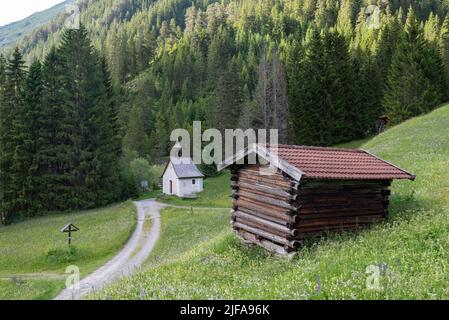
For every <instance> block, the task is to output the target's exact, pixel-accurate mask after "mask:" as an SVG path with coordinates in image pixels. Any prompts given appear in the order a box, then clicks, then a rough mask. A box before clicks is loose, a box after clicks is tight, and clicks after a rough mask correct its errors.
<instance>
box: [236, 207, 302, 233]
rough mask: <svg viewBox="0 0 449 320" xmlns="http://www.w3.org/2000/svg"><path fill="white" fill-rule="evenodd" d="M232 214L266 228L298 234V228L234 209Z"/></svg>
mask: <svg viewBox="0 0 449 320" xmlns="http://www.w3.org/2000/svg"><path fill="white" fill-rule="evenodd" d="M233 215H235V216H236V217H237V218H240V219H242V220H246V221H248V222H252V223H254V224H257V225H260V226H263V227H266V228H267V229H272V230H277V231H279V232H281V233H283V234H286V235H290V236H293V237H296V236H297V235H298V230H295V229H290V228H288V227H286V226H283V225H280V224H278V223H274V222H271V221H268V220H265V219H262V218H259V217H255V216H253V215H250V214H247V213H245V212H242V211H235V212H233Z"/></svg>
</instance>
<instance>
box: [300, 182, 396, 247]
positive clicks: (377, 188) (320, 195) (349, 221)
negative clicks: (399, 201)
mask: <svg viewBox="0 0 449 320" xmlns="http://www.w3.org/2000/svg"><path fill="white" fill-rule="evenodd" d="M389 186H390V181H377V180H376V181H367V180H364V181H357V180H346V181H345V180H328V181H314V180H309V181H307V180H306V181H302V182H301V184H300V187H299V189H298V198H297V201H296V203H295V205H296V206H297V207H298V214H299V217H300V218H299V222H298V223H297V224H296V226H295V228H297V229H298V230H299V234H300V236H299V239H305V238H309V237H314V236H317V235H321V234H324V233H326V232H329V231H339V230H342V229H344V230H353V229H357V228H360V227H364V226H366V225H369V224H372V223H376V222H379V221H381V220H383V219H385V218H386V217H387V216H388V204H389V200H388V198H389V195H390V190H389Z"/></svg>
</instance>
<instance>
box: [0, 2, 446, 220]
mask: <svg viewBox="0 0 449 320" xmlns="http://www.w3.org/2000/svg"><path fill="white" fill-rule="evenodd" d="M79 5H80V8H81V12H82V13H81V22H82V27H81V28H80V29H78V30H66V29H65V28H64V25H65V20H66V18H67V16H66V15H64V14H61V15H60V16H58V17H57V18H56V19H54V20H53V21H52V22H50V23H48V24H46V25H45V26H43V27H39V28H37V29H36V30H35V31H34V32H33V33H32V34H31V35H29V36H27V37H25V38H23V39H22V40H21V41H19V42H18V43H17V44H16V45H17V48H16V49H15V50H12V48H11V49H4V50H3V55H2V56H1V57H0V92H1V94H0V197H1V199H2V208H1V209H2V221H3V222H8V221H10V220H11V219H12V217H14V215H15V214H18V213H20V214H26V215H29V216H32V215H35V214H37V213H40V212H45V211H61V210H67V209H78V208H90V207H95V206H99V205H103V204H106V203H109V202H112V201H116V200H118V199H122V198H126V197H129V196H132V195H135V194H136V193H137V192H138V191H137V188H136V183H135V177H134V178H133V175H132V173H131V172H130V164H131V163H133V162H134V164H135V163H136V162H135V161H136V160H138V161H139V163H140V164H142V161H143V162H144V163H146V164H144V165H149V164H160V163H162V162H163V161H164V160H165V159H166V158H167V156H168V154H169V150H170V146H171V143H170V141H169V136H170V132H171V130H173V129H175V128H181V127H182V128H187V129H191V126H192V122H193V121H194V120H200V121H203V129H207V128H218V129H220V130H223V129H225V128H237V127H238V128H244V129H245V128H277V129H279V132H280V139H281V142H284V143H293V144H306V145H321V146H332V145H335V144H338V143H342V142H347V141H351V140H354V139H360V138H364V137H367V136H370V135H373V134H374V133H375V132H376V123H377V121H378V120H379V118H380V117H381V116H387V117H388V119H389V123H390V125H394V124H398V123H400V122H402V121H404V120H406V119H408V118H410V117H413V116H416V115H419V114H423V113H426V112H428V111H430V110H432V109H434V108H436V107H438V106H439V105H440V104H441V103H443V102H445V101H447V100H448V95H449V91H448V88H449V16H448V12H449V1H446V0H440V1H438V0H427V1H425V0H423V1H412V0H409V1H407V0H403V1H399V0H396V1H394V0H392V1H387V0H381V1H365V0H340V1H335V0H304V1H298V0H283V1H281V0H265V1H259V0H244V1H243V0H240V1H234V0H223V1H212V0H193V1H192V0H190V1H184V0H159V1H150V0H140V1H139V0H97V1H91V0H90V1H86V0H84V1H79ZM373 5H374V6H373Z"/></svg>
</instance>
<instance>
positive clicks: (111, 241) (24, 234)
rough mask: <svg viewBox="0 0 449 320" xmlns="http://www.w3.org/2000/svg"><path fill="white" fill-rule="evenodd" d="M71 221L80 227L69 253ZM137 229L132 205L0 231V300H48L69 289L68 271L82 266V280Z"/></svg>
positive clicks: (57, 216) (46, 218)
mask: <svg viewBox="0 0 449 320" xmlns="http://www.w3.org/2000/svg"><path fill="white" fill-rule="evenodd" d="M67 223H73V224H75V225H76V226H77V227H79V228H80V231H79V232H75V233H73V249H72V250H71V251H70V250H68V249H67V248H68V245H67V234H63V233H61V232H60V229H61V228H62V227H63V226H64V225H65V224H67ZM135 225H136V209H135V206H134V204H133V203H132V202H131V201H129V202H125V203H122V204H118V205H113V206H110V207H106V208H102V209H96V210H91V211H84V212H75V213H65V214H54V215H49V216H44V217H39V218H34V219H30V220H26V221H24V222H22V223H18V224H14V225H11V226H6V227H4V226H1V227H0V257H1V258H0V299H49V298H53V297H54V296H56V295H57V294H58V293H59V291H60V290H62V289H63V288H64V286H65V278H64V275H65V269H66V267H67V266H69V265H77V266H78V267H79V268H80V272H81V277H84V276H86V275H87V274H89V273H91V272H92V271H94V270H95V269H97V268H98V267H100V266H101V265H103V264H104V263H105V262H106V261H108V260H109V259H110V258H112V257H113V256H114V255H115V254H116V253H117V251H118V250H119V249H120V248H121V247H122V246H123V244H124V243H125V242H126V241H127V239H128V238H129V237H130V235H131V233H132V232H133V230H134V227H135Z"/></svg>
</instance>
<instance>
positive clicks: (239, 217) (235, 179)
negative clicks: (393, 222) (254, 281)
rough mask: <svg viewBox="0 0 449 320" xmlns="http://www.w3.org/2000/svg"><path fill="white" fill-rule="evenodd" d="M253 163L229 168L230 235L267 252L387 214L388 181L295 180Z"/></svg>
mask: <svg viewBox="0 0 449 320" xmlns="http://www.w3.org/2000/svg"><path fill="white" fill-rule="evenodd" d="M261 168H262V169H264V168H263V166H259V165H247V166H234V167H233V168H232V169H231V173H232V178H231V180H232V182H231V185H232V189H233V209H232V225H233V229H234V231H235V232H236V233H237V234H238V235H239V236H240V237H241V238H243V239H245V240H247V241H250V242H252V243H256V244H258V245H261V246H263V247H265V248H266V249H268V250H270V251H274V252H277V253H280V254H287V253H290V252H292V251H295V250H296V249H297V248H298V247H299V244H300V243H301V241H303V240H304V239H307V238H310V237H314V236H318V235H322V234H325V233H327V232H334V231H340V230H353V229H356V228H360V227H363V226H366V225H368V224H372V223H375V222H378V221H380V220H383V219H384V218H385V217H386V216H387V215H388V197H389V194H390V191H389V186H390V181H351V180H347V181H344V180H343V181H341V180H328V181H317V180H304V181H301V182H298V181H295V180H293V179H292V178H290V177H289V176H287V175H285V174H283V173H282V172H281V171H279V170H278V171H277V172H276V173H275V174H272V175H265V174H263V173H262V171H261V170H260V169H261Z"/></svg>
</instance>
